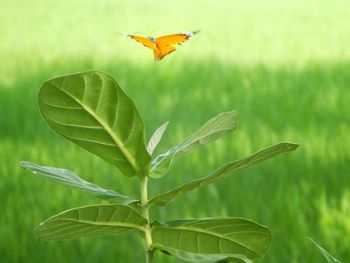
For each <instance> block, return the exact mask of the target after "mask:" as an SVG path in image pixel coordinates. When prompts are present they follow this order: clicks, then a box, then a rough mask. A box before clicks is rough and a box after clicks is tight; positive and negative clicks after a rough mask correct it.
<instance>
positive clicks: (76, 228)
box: [35, 204, 147, 240]
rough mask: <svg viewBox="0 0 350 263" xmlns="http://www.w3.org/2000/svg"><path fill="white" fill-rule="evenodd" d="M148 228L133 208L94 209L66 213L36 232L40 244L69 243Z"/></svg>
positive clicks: (44, 223)
mask: <svg viewBox="0 0 350 263" xmlns="http://www.w3.org/2000/svg"><path fill="white" fill-rule="evenodd" d="M146 224H147V220H146V218H144V217H142V216H141V215H140V214H139V213H138V212H136V211H135V210H134V209H133V208H131V207H128V206H123V205H115V204H112V205H91V206H83V207H78V208H74V209H70V210H67V211H64V212H62V213H60V214H57V215H55V216H53V217H50V218H49V219H47V220H46V221H44V222H42V223H41V224H40V225H39V226H38V227H37V228H36V230H35V235H36V236H37V238H38V239H40V240H66V239H72V238H79V237H85V236H104V235H116V234H120V233H123V232H125V231H128V230H130V229H137V230H143V226H144V225H146Z"/></svg>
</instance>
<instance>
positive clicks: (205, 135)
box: [150, 110, 239, 178]
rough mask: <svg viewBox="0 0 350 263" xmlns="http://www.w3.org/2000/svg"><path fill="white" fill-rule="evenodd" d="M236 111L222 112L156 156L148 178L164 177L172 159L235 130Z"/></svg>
mask: <svg viewBox="0 0 350 263" xmlns="http://www.w3.org/2000/svg"><path fill="white" fill-rule="evenodd" d="M238 118H239V114H238V111H236V110H233V111H229V112H223V113H220V114H218V115H217V116H215V117H214V118H212V119H210V120H209V121H207V122H206V123H205V124H204V125H203V126H202V127H201V128H200V129H199V130H198V131H196V132H195V133H194V134H193V135H191V136H190V137H188V138H187V139H186V140H185V141H183V142H182V143H180V144H179V145H176V146H174V147H172V148H171V149H170V150H168V151H167V152H166V153H163V154H160V155H158V156H157V157H156V158H155V159H154V160H153V161H152V164H151V173H150V176H151V177H153V178H160V177H162V176H163V175H165V174H166V173H167V172H168V170H169V168H170V165H171V162H172V160H173V158H174V157H176V156H180V155H183V154H185V153H188V152H190V151H192V150H193V149H195V148H196V147H198V146H200V145H202V144H207V143H209V142H212V141H215V140H216V139H218V138H220V137H221V136H223V135H224V134H226V133H227V132H230V131H233V130H234V129H236V127H237V124H238Z"/></svg>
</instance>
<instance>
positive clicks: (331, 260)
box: [309, 238, 341, 263]
mask: <svg viewBox="0 0 350 263" xmlns="http://www.w3.org/2000/svg"><path fill="white" fill-rule="evenodd" d="M309 240H310V241H311V242H312V243H313V244H314V245H315V247H316V248H317V249H318V250H319V251H320V252H321V254H322V255H323V256H324V257H325V259H327V261H328V263H341V262H340V261H339V260H338V259H336V258H335V257H333V256H332V255H331V254H329V252H328V251H327V250H325V249H324V248H323V247H321V246H320V245H319V244H318V243H317V242H316V241H315V240H313V239H311V238H309Z"/></svg>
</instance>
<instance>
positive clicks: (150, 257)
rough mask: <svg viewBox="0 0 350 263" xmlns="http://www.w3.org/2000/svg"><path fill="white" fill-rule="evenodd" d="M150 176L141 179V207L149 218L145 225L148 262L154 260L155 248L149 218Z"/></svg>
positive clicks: (144, 214) (150, 262)
mask: <svg viewBox="0 0 350 263" xmlns="http://www.w3.org/2000/svg"><path fill="white" fill-rule="evenodd" d="M147 184H148V177H147V176H145V177H144V178H142V181H141V209H142V215H143V216H144V217H145V218H146V219H147V222H148V223H147V225H146V227H145V230H144V233H145V243H146V251H145V253H146V263H152V262H153V249H152V234H151V225H150V219H149V210H148V209H149V207H148V204H147V203H148V193H147V192H148V189H147V186H148V185H147Z"/></svg>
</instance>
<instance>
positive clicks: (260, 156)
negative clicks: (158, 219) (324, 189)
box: [149, 143, 298, 206]
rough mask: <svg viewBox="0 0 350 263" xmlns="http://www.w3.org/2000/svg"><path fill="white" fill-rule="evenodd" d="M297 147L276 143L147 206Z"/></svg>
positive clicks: (160, 203)
mask: <svg viewBox="0 0 350 263" xmlns="http://www.w3.org/2000/svg"><path fill="white" fill-rule="evenodd" d="M297 147H298V145H297V144H293V143H278V144H276V145H273V146H270V147H268V148H265V149H263V150H261V151H259V152H256V153H254V154H253V155H251V156H249V157H246V158H244V159H240V160H237V161H233V162H230V163H227V164H225V165H223V166H221V167H220V168H219V169H217V170H216V171H214V172H213V173H212V174H210V175H208V176H206V177H203V178H199V179H196V180H193V181H191V182H189V183H187V184H184V185H182V186H179V187H177V188H175V189H173V190H170V191H168V192H165V193H163V194H160V195H158V196H156V197H154V198H152V199H151V200H150V201H149V205H158V206H164V205H166V204H167V203H169V202H170V201H171V200H172V199H174V198H175V197H176V196H178V195H179V194H182V193H185V192H188V191H192V190H194V189H196V188H199V187H202V186H204V185H208V184H211V183H214V182H216V181H218V180H220V179H222V178H223V177H225V176H228V175H230V174H232V173H234V172H236V171H239V170H241V169H244V168H248V167H250V166H253V165H255V164H257V163H260V162H262V161H265V160H267V159H270V158H272V157H274V156H275V155H278V154H280V153H284V152H289V151H294V150H295V149H296V148H297Z"/></svg>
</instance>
